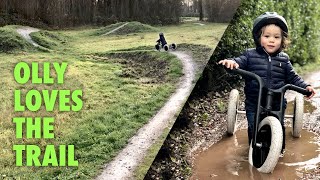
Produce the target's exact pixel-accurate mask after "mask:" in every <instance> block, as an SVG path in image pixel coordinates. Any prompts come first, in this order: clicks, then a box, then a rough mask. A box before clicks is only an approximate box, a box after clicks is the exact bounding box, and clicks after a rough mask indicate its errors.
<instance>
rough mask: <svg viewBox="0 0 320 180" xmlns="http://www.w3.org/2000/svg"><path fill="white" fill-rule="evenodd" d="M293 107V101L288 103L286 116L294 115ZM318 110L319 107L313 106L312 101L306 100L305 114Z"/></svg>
mask: <svg viewBox="0 0 320 180" xmlns="http://www.w3.org/2000/svg"><path fill="white" fill-rule="evenodd" d="M293 105H294V102H293V101H290V102H288V104H287V108H286V114H293ZM316 109H317V107H315V106H314V105H312V103H311V101H306V100H304V113H312V112H313V111H315V110H316Z"/></svg>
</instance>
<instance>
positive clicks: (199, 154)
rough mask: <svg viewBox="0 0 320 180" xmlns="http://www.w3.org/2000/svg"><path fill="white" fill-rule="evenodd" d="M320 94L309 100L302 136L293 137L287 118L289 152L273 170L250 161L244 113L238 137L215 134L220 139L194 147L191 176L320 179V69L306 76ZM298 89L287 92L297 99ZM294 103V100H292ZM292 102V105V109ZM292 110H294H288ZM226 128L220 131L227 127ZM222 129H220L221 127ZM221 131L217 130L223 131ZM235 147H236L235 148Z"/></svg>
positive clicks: (287, 151) (290, 99)
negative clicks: (269, 171) (265, 171)
mask: <svg viewBox="0 0 320 180" xmlns="http://www.w3.org/2000/svg"><path fill="white" fill-rule="evenodd" d="M304 79H305V81H306V82H308V83H309V84H311V85H312V86H313V87H314V88H315V89H316V90H317V92H318V93H317V94H316V96H314V97H313V98H312V99H311V100H306V101H305V114H304V124H303V132H302V137H301V138H299V139H296V138H292V137H291V134H290V133H291V121H292V120H291V119H286V120H285V122H286V126H287V130H286V133H287V135H286V153H285V155H284V157H283V158H280V159H279V162H278V165H277V166H276V168H275V170H274V172H273V174H267V175H266V174H261V173H259V172H257V171H256V170H255V169H254V168H252V167H250V165H249V163H248V157H247V156H248V148H249V147H248V143H247V135H246V120H245V116H240V120H238V121H240V125H239V126H238V132H237V133H236V135H235V136H234V137H226V136H221V135H219V136H215V137H214V138H215V139H218V142H217V143H216V142H212V140H211V144H209V143H204V144H206V145H203V144H202V149H200V148H195V149H197V150H195V149H194V150H191V160H192V164H193V171H192V172H193V173H192V176H191V179H238V178H244V179H317V178H320V159H319V158H320V153H319V151H320V146H319V144H320V123H319V120H320V94H319V93H320V71H318V72H314V73H310V74H308V75H306V76H304ZM294 97H295V92H289V93H287V94H286V98H287V100H288V101H292V100H294ZM291 105H292V104H291ZM289 106H290V103H289V104H288V108H289V109H290V107H289ZM288 111H290V110H288ZM224 130H225V128H222V129H221V130H220V131H224ZM218 132H219V130H218ZM218 132H217V134H219V133H218ZM231 147H233V148H231Z"/></svg>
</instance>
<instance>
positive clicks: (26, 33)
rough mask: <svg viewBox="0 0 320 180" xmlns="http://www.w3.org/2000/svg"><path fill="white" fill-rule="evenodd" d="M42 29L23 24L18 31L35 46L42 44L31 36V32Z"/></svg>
mask: <svg viewBox="0 0 320 180" xmlns="http://www.w3.org/2000/svg"><path fill="white" fill-rule="evenodd" d="M38 31H40V29H37V28H33V27H28V26H23V27H20V28H18V29H17V32H18V33H19V34H20V35H21V36H22V37H23V38H24V39H25V40H27V41H28V42H29V43H30V44H32V45H33V46H35V47H39V46H40V45H39V44H38V43H36V42H34V41H33V40H32V38H31V36H30V33H32V32H38Z"/></svg>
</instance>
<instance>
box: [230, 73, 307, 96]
mask: <svg viewBox="0 0 320 180" xmlns="http://www.w3.org/2000/svg"><path fill="white" fill-rule="evenodd" d="M232 72H234V73H236V74H240V75H242V76H246V77H251V78H253V79H256V80H257V81H258V83H259V85H260V87H262V86H263V80H262V78H261V77H260V76H258V75H256V74H255V73H252V72H249V71H246V70H243V69H239V68H237V69H233V70H232ZM287 89H289V90H293V91H296V92H298V93H301V94H303V95H306V96H310V95H311V94H312V92H310V91H308V90H306V89H303V88H301V87H298V86H295V85H292V84H287V85H285V86H283V87H282V88H279V89H278V90H280V91H281V92H285V91H286V90H287Z"/></svg>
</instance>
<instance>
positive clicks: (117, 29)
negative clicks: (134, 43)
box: [102, 22, 129, 36]
mask: <svg viewBox="0 0 320 180" xmlns="http://www.w3.org/2000/svg"><path fill="white" fill-rule="evenodd" d="M127 24H129V23H128V22H127V23H125V24H122V25H121V26H119V27H117V28H115V29H113V30H111V31H109V32H107V33H105V34H102V36H106V35H109V34H111V33H113V32H115V31H117V30H119V29H121V28H123V27H124V26H126V25H127Z"/></svg>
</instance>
